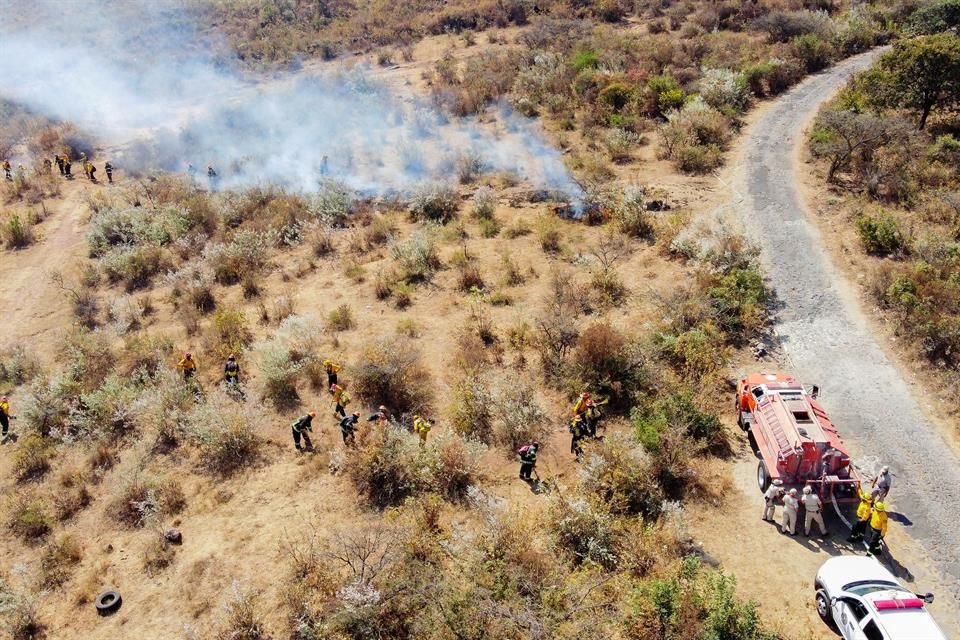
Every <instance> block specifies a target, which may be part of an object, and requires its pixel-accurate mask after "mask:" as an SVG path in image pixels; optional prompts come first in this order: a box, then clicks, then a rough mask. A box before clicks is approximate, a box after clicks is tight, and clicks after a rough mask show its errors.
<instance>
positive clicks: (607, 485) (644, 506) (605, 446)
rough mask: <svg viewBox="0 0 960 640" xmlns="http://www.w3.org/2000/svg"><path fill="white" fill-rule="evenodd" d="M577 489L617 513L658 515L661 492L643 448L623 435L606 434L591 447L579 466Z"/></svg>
mask: <svg viewBox="0 0 960 640" xmlns="http://www.w3.org/2000/svg"><path fill="white" fill-rule="evenodd" d="M578 475H579V478H580V489H581V490H582V491H583V492H585V493H587V494H589V495H593V496H595V497H597V498H599V499H601V500H602V501H603V502H604V504H605V505H606V506H607V508H608V509H609V510H610V511H611V512H612V513H614V514H618V515H641V516H643V517H644V518H645V519H646V520H648V521H654V520H656V519H657V518H659V517H660V511H661V509H662V505H663V501H664V495H663V492H662V491H661V490H660V487H659V486H658V485H657V483H656V479H655V478H654V477H653V472H652V470H651V468H650V463H649V460H648V459H647V458H646V457H645V456H644V454H643V452H642V451H641V450H639V449H638V448H637V447H636V446H634V445H631V443H630V442H629V441H628V440H627V439H626V438H623V437H620V436H618V435H613V436H607V437H606V438H605V439H604V440H603V442H602V443H601V444H600V445H599V446H596V447H591V448H590V451H589V454H588V455H587V456H586V458H585V460H584V463H583V467H582V468H581V469H580V471H579V473H578Z"/></svg>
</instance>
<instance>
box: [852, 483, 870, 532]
mask: <svg viewBox="0 0 960 640" xmlns="http://www.w3.org/2000/svg"><path fill="white" fill-rule="evenodd" d="M857 492H858V493H859V494H860V504H859V505H858V506H857V521H856V522H855V523H853V528H852V529H851V530H850V536H849V537H848V538H847V542H859V541H860V540H863V534H865V533H866V532H867V526H868V525H869V524H870V515H871V513H872V512H873V494H871V493H867V492H866V491H864V490H863V487H858V488H857Z"/></svg>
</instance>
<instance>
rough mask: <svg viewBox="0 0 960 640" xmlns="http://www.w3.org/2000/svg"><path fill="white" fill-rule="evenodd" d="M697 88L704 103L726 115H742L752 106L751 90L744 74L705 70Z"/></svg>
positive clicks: (724, 70) (721, 70)
mask: <svg viewBox="0 0 960 640" xmlns="http://www.w3.org/2000/svg"><path fill="white" fill-rule="evenodd" d="M697 87H698V90H699V92H700V96H701V97H702V98H703V101H704V102H706V103H707V104H708V105H710V106H711V107H713V108H714V109H718V110H719V111H721V112H724V113H728V112H729V113H741V112H743V111H744V110H745V109H746V108H747V106H748V105H749V104H750V88H749V86H748V85H747V77H746V74H744V73H742V72H738V71H732V70H730V69H709V68H708V69H704V70H703V76H702V77H701V78H700V82H699V83H698V85H697Z"/></svg>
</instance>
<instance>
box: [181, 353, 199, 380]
mask: <svg viewBox="0 0 960 640" xmlns="http://www.w3.org/2000/svg"><path fill="white" fill-rule="evenodd" d="M177 369H180V371H183V379H184V380H189V379H190V378H192V377H193V376H194V375H195V374H196V373H197V363H196V362H195V361H194V359H193V354H191V353H190V352H189V351H188V352H186V353H185V354H183V360H181V361H180V362H178V363H177Z"/></svg>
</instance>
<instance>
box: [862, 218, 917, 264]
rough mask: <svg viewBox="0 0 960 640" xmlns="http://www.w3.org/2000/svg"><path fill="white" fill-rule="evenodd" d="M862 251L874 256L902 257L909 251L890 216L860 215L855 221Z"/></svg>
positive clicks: (906, 243)
mask: <svg viewBox="0 0 960 640" xmlns="http://www.w3.org/2000/svg"><path fill="white" fill-rule="evenodd" d="M855 224H856V227H857V233H858V234H859V236H860V242H861V243H862V244H863V248H864V250H865V251H866V252H867V253H869V254H870V255H874V256H891V255H894V256H902V255H905V254H907V253H909V251H910V246H909V243H908V242H907V239H906V238H904V236H903V233H902V232H901V231H900V224H899V222H898V221H897V219H896V218H895V217H893V216H892V215H890V214H881V215H879V216H871V215H861V216H859V217H857V219H856V221H855Z"/></svg>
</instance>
